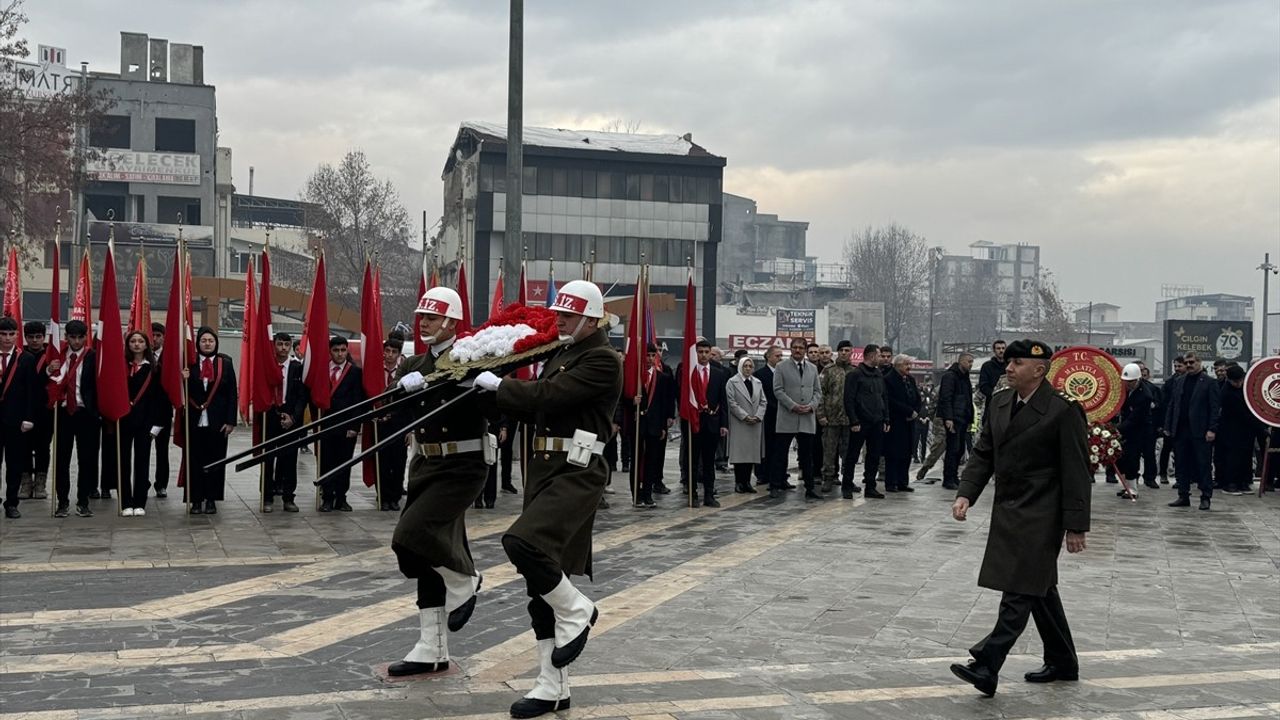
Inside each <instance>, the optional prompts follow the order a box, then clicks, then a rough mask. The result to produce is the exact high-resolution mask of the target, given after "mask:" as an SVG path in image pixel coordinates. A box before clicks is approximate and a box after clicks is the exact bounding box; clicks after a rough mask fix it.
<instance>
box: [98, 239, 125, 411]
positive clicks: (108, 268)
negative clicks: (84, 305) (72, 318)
mask: <svg viewBox="0 0 1280 720" xmlns="http://www.w3.org/2000/svg"><path fill="white" fill-rule="evenodd" d="M98 322H99V323H101V324H102V327H101V329H100V330H99V332H101V333H102V336H101V342H100V344H99V346H98V352H97V358H98V376H97V380H98V412H99V413H101V414H102V417H103V418H105V419H107V420H119V419H120V418H122V417H124V416H125V415H128V414H129V385H128V379H127V376H126V375H125V368H124V365H125V363H124V336H123V334H122V333H121V332H120V300H119V298H118V296H117V290H116V262H115V258H114V257H113V253H112V249H111V247H110V246H108V247H107V260H106V262H104V263H103V264H102V301H101V303H100V304H99V306H98Z"/></svg>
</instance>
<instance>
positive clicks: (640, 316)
mask: <svg viewBox="0 0 1280 720" xmlns="http://www.w3.org/2000/svg"><path fill="white" fill-rule="evenodd" d="M648 287H649V266H648V265H645V264H644V253H640V285H638V286H637V287H636V297H635V302H636V307H635V313H634V317H635V318H636V323H637V324H638V325H639V326H640V328H644V326H645V321H644V318H645V303H646V301H647V300H648V299H649V294H648V292H647V288H648ZM642 288H645V290H642ZM633 333H634V334H633ZM627 334H628V335H633V337H634V338H635V339H636V342H637V344H638V345H640V346H641V347H637V348H634V352H635V353H636V360H637V362H636V395H635V398H633V400H634V403H633V404H634V406H635V407H634V410H633V411H632V415H631V418H632V419H631V446H632V448H631V502H632V504H633V505H634V504H636V503H639V502H640V483H642V482H643V478H642V474H643V472H644V466H643V458H642V457H641V456H640V414H641V409H640V405H641V403H642V402H643V401H644V366H645V361H646V360H648V359H649V347H648V343H647V342H646V340H647V335H646V334H645V333H644V332H643V331H637V330H636V328H627Z"/></svg>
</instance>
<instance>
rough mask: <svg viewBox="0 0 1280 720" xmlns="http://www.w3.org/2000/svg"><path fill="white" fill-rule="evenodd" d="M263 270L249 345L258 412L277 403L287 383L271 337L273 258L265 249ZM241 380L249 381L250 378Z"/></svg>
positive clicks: (254, 405)
mask: <svg viewBox="0 0 1280 720" xmlns="http://www.w3.org/2000/svg"><path fill="white" fill-rule="evenodd" d="M261 272H262V276H261V278H260V281H259V283H258V305H257V313H256V315H255V318H254V323H253V340H252V341H251V342H250V343H249V345H250V352H251V354H252V355H253V375H252V378H253V407H254V408H256V409H257V411H258V412H265V411H266V409H267V408H269V407H271V406H273V405H275V404H276V398H277V397H278V396H279V390H280V388H281V386H283V385H284V378H282V377H281V376H280V365H279V364H277V363H276V350H275V346H274V345H273V340H272V335H274V332H275V331H274V330H273V329H272V327H271V259H270V258H269V257H268V256H267V251H266V249H263V251H262V269H261ZM241 382H243V383H248V380H242V381H241Z"/></svg>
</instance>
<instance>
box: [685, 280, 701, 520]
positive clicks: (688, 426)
mask: <svg viewBox="0 0 1280 720" xmlns="http://www.w3.org/2000/svg"><path fill="white" fill-rule="evenodd" d="M685 263H686V264H687V265H688V267H689V283H690V284H692V283H693V256H691V255H686V256H685ZM695 289H696V288H695ZM690 294H692V293H690ZM684 301H685V303H686V304H688V303H690V302H693V298H691V297H686V298H685V299H684ZM692 339H694V338H685V341H686V342H688V341H689V340H692ZM684 357H685V364H686V365H687V364H688V363H689V348H687V347H686V348H685V349H684ZM690 373H691V370H690V368H687V367H686V368H685V369H684V374H685V377H686V378H688V377H691V374H690ZM689 384H690V385H692V383H691V382H690V383H689ZM689 391H690V388H685V392H689ZM701 411H702V410H701V408H699V410H698V412H701ZM685 430H686V431H687V432H685V433H684V434H685V435H687V436H688V437H686V438H685V442H684V446H685V450H686V455H687V457H688V465H687V466H686V467H688V468H689V471H688V474H687V475H686V477H687V478H688V480H689V483H688V489H689V507H691V508H692V507H694V504H693V484H694V482H695V480H694V475H695V473H696V470H695V469H694V467H693V422H692V421H688V420H686V421H685Z"/></svg>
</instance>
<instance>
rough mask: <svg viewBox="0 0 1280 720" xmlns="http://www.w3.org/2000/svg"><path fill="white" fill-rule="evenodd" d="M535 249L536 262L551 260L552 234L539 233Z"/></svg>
mask: <svg viewBox="0 0 1280 720" xmlns="http://www.w3.org/2000/svg"><path fill="white" fill-rule="evenodd" d="M536 237H537V239H536V240H535V244H534V248H533V258H534V259H535V260H550V259H551V233H538V234H537V236H536Z"/></svg>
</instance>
